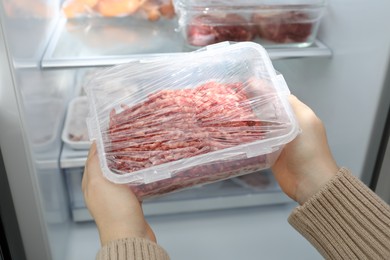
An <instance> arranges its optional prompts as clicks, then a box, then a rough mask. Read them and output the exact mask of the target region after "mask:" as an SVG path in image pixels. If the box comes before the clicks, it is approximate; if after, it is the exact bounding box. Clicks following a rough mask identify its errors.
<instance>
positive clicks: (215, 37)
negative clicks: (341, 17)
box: [175, 0, 326, 47]
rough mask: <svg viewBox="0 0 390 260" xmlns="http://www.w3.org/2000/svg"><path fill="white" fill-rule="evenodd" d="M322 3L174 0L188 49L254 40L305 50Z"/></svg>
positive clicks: (316, 0)
mask: <svg viewBox="0 0 390 260" xmlns="http://www.w3.org/2000/svg"><path fill="white" fill-rule="evenodd" d="M325 5H326V0H293V1H287V0H278V1H274V0H265V1H256V0H244V1H227V0H214V1H206V0H177V1H176V2H175V8H176V12H177V15H178V17H179V30H180V31H181V32H182V35H183V37H184V39H185V41H186V43H187V44H188V45H189V46H191V47H199V46H206V45H209V44H213V43H218V42H222V41H234V42H241V41H256V42H259V43H261V44H262V45H264V46H267V47H286V46H289V47H307V46H310V45H311V44H312V43H313V42H314V40H315V37H316V35H317V31H318V26H319V22H320V19H321V18H322V16H323V12H324V8H325Z"/></svg>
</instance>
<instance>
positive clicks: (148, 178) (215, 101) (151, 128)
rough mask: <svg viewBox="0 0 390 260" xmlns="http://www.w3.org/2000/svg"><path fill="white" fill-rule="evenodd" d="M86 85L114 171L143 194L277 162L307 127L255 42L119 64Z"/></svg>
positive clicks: (97, 136)
mask: <svg viewBox="0 0 390 260" xmlns="http://www.w3.org/2000/svg"><path fill="white" fill-rule="evenodd" d="M116 85H121V86H122V87H121V88H117V87H115V86H116ZM112 86H114V87H112ZM85 91H86V94H87V97H88V100H89V104H90V114H89V117H88V120H87V125H88V131H89V136H90V139H91V140H95V141H96V144H97V150H98V155H99V159H100V163H101V168H102V169H103V174H104V176H105V177H106V178H108V179H109V180H110V181H112V182H115V183H127V184H129V186H130V187H131V188H132V190H133V191H134V192H135V193H136V194H137V196H138V197H139V198H141V199H145V198H150V197H155V196H159V195H163V194H167V193H170V192H173V191H178V190H181V189H184V188H189V187H194V186H197V185H200V184H206V183H213V182H216V181H220V180H224V179H228V178H232V177H235V176H239V175H243V174H247V173H251V172H255V171H258V170H261V169H265V168H269V167H270V166H272V164H273V163H274V161H275V160H276V158H277V157H278V155H279V153H280V151H281V149H282V148H283V146H284V145H285V144H286V143H288V142H289V141H291V140H292V139H294V138H295V136H296V135H297V133H298V126H297V122H296V120H295V117H294V114H293V112H292V110H291V108H290V105H289V103H288V100H287V97H288V95H289V94H290V92H289V89H288V87H287V85H286V83H285V81H284V79H283V76H282V75H280V74H277V73H276V72H275V70H274V68H273V66H272V63H271V60H270V58H269V56H268V53H267V52H266V50H265V49H264V48H263V47H262V46H261V45H259V44H256V43H253V42H242V43H235V44H229V43H228V42H223V43H219V44H214V45H210V46H207V47H206V48H203V49H201V50H197V51H194V52H186V53H178V54H175V55H170V56H167V55H164V56H161V57H156V56H153V57H149V58H148V57H145V58H144V59H141V60H137V61H133V62H130V63H127V64H122V65H118V66H114V67H111V68H108V69H106V70H104V71H101V72H100V73H99V74H97V75H96V77H95V78H94V79H92V80H91V81H90V82H89V84H87V85H86V86H85Z"/></svg>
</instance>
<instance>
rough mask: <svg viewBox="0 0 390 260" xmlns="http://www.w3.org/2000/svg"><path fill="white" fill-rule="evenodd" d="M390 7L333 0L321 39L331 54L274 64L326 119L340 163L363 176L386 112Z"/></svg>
mask: <svg viewBox="0 0 390 260" xmlns="http://www.w3.org/2000/svg"><path fill="white" fill-rule="evenodd" d="M389 10H390V2H389V1H386V0H376V1H370V2H367V1H363V0H359V1H356V0H344V1H337V0H330V1H329V7H328V9H327V13H326V16H325V18H324V20H323V22H322V26H321V29H320V34H319V37H318V38H319V39H320V40H322V41H323V42H324V43H325V44H326V45H327V46H329V47H330V49H331V50H332V52H333V55H332V57H331V58H330V59H326V58H325V59H324V58H313V59H296V60H282V61H277V62H275V63H274V64H275V67H276V68H278V69H279V71H280V72H281V73H282V74H283V75H284V77H285V79H286V81H287V84H288V85H289V87H290V90H291V92H292V93H293V94H295V95H296V96H298V97H299V98H300V99H301V100H302V101H304V102H305V103H306V104H308V105H309V106H310V107H311V108H312V109H313V110H314V111H315V112H316V114H317V115H318V116H319V117H320V118H321V119H322V121H323V122H324V124H325V126H326V128H327V134H328V139H329V142H330V146H331V149H332V151H333V153H334V156H335V158H336V160H337V162H338V164H339V165H340V166H346V167H348V168H350V169H351V170H352V171H353V173H354V174H355V175H357V176H359V177H360V178H362V179H364V180H368V179H369V177H370V175H371V172H364V170H367V171H372V167H373V163H374V160H375V156H374V158H372V155H373V154H372V153H374V155H375V153H376V150H377V149H378V146H377V145H378V144H377V143H376V145H373V146H370V142H377V141H378V140H379V139H380V136H381V131H382V129H383V124H384V118H385V116H386V114H385V113H386V111H381V110H380V108H382V107H381V104H380V101H381V98H382V94H383V93H388V92H385V89H384V88H385V86H384V81H385V78H386V73H387V67H388V62H389V58H390V53H389V52H390V16H389ZM386 99H387V100H389V99H390V97H387V98H386ZM384 101H385V102H386V100H384ZM388 102H389V101H387V107H388ZM382 105H383V104H382ZM385 107H386V106H385ZM381 115H382V117H383V118H382V120H380V118H381ZM377 116H379V120H377V121H378V122H377V121H376V119H377ZM372 136H374V137H375V136H376V139H375V138H374V139H373V140H372V139H371V137H372ZM366 165H367V167H366Z"/></svg>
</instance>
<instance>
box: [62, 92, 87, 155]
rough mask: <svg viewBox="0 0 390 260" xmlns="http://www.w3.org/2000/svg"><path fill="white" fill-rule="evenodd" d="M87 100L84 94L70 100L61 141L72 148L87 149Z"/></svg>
mask: <svg viewBox="0 0 390 260" xmlns="http://www.w3.org/2000/svg"><path fill="white" fill-rule="evenodd" d="M88 109H89V108H88V100H87V97H86V96H80V97H76V98H74V99H73V100H71V101H70V103H69V106H68V112H67V114H66V119H65V125H64V129H63V131H62V141H63V142H64V143H65V144H67V145H69V147H71V148H73V149H77V150H79V149H81V150H83V149H89V147H90V146H91V142H90V141H89V137H88V129H87V123H86V120H87V116H88V112H89V110H88Z"/></svg>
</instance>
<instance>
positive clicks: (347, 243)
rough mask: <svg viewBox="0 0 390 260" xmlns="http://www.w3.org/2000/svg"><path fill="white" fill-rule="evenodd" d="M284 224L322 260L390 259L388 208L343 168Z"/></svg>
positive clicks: (389, 213)
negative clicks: (314, 250)
mask: <svg viewBox="0 0 390 260" xmlns="http://www.w3.org/2000/svg"><path fill="white" fill-rule="evenodd" d="M288 221H289V223H290V224H291V225H292V226H293V227H294V228H295V229H296V230H298V231H299V232H300V233H301V234H302V235H303V236H304V237H305V238H306V239H307V240H308V241H309V242H310V243H311V244H313V246H314V247H316V248H317V250H318V251H319V252H320V254H321V255H322V256H324V257H325V258H326V259H390V207H389V205H387V204H386V203H385V202H384V201H382V200H381V199H380V198H379V197H378V196H377V195H376V194H375V193H374V192H372V191H371V190H370V189H369V188H368V187H367V186H366V185H364V184H363V183H362V182H361V181H360V180H359V179H357V178H356V177H354V176H353V175H351V174H350V172H349V171H348V170H347V169H346V168H341V169H340V170H339V172H338V173H337V175H336V176H335V177H334V178H333V179H332V180H330V181H329V183H327V184H326V185H325V186H324V187H323V188H322V189H321V190H320V191H319V192H318V193H317V194H315V195H314V196H313V197H312V198H311V199H309V200H308V201H307V202H306V203H304V204H303V205H302V206H299V207H297V208H296V209H294V211H293V212H292V213H291V215H290V217H289V219H288Z"/></svg>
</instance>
